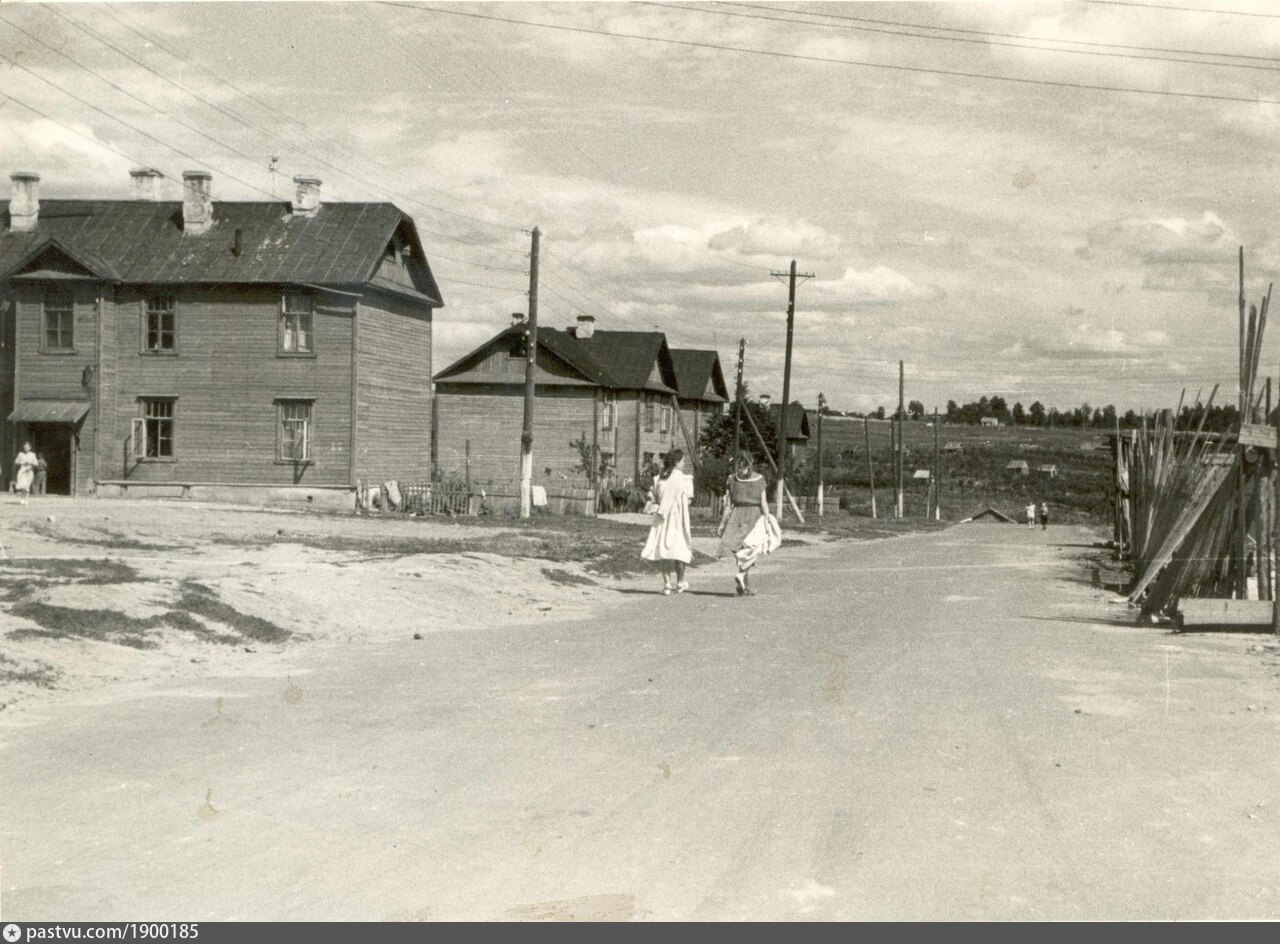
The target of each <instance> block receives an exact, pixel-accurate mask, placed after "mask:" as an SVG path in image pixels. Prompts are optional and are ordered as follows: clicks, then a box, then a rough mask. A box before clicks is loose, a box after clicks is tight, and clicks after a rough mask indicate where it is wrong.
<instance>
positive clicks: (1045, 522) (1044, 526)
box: [1040, 502, 1049, 531]
mask: <svg viewBox="0 0 1280 944" xmlns="http://www.w3.org/2000/svg"><path fill="white" fill-rule="evenodd" d="M1040 528H1041V530H1044V531H1048V530H1049V503H1048V502H1041V503H1040Z"/></svg>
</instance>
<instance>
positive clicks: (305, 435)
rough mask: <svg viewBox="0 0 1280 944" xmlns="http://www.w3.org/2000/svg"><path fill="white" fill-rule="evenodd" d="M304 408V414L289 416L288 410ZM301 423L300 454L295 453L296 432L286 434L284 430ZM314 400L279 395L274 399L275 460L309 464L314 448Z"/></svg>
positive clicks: (293, 463) (295, 427) (287, 463)
mask: <svg viewBox="0 0 1280 944" xmlns="http://www.w3.org/2000/svg"><path fill="white" fill-rule="evenodd" d="M297 408H305V409H306V416H302V417H292V418H291V417H290V416H289V415H288V414H289V411H290V410H293V409H297ZM299 424H301V429H302V437H301V441H302V455H300V456H299V455H297V454H296V446H297V443H298V436H297V434H296V432H294V433H293V434H291V435H286V430H289V429H291V428H292V429H294V430H296V429H297V427H298V425H299ZM314 443H315V400H313V399H310V398H307V397H281V398H279V399H278V400H276V462H278V463H284V464H286V465H302V464H306V465H310V464H311V463H312V462H313V461H314V460H313V458H312V457H313V454H314V452H315V450H314V449H313V448H312V447H313V444H314Z"/></svg>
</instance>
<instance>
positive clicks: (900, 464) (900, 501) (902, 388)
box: [895, 361, 906, 518]
mask: <svg viewBox="0 0 1280 944" xmlns="http://www.w3.org/2000/svg"><path fill="white" fill-rule="evenodd" d="M905 392H906V372H905V369H904V367H903V364H902V361H898V416H897V422H898V457H897V463H896V466H895V474H896V475H897V482H898V497H897V507H896V509H895V514H896V515H897V517H899V518H901V517H903V515H904V511H905V506H906V496H905V495H904V494H903V482H902V478H903V471H904V466H905V465H906V449H905V448H904V447H903V442H902V440H903V433H905V432H906V427H905V426H904V425H903V422H902V420H903V417H904V414H905V413H906V402H905V400H904V396H905Z"/></svg>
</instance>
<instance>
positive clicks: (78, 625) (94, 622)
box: [9, 600, 165, 649]
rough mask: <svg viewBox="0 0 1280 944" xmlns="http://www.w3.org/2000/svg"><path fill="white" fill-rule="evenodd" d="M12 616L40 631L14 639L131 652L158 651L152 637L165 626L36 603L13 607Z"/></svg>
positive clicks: (154, 620) (157, 620)
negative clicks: (103, 645)
mask: <svg viewBox="0 0 1280 944" xmlns="http://www.w3.org/2000/svg"><path fill="white" fill-rule="evenodd" d="M9 612H10V614H12V615H13V616H17V617H20V618H21V619H25V620H30V621H31V622H33V623H35V624H36V625H37V626H39V627H40V628H39V629H16V630H14V631H13V632H11V633H9V637H10V638H11V639H24V638H45V639H92V640H96V641H98V642H110V643H115V644H116V645H120V646H128V647H130V648H131V649H154V648H155V647H156V643H155V641H154V640H153V639H151V638H150V637H151V636H152V635H153V634H154V632H155V630H157V629H159V628H160V627H162V626H164V625H165V620H164V617H163V616H152V617H148V618H146V619H141V618H139V617H135V616H126V615H125V614H124V613H121V612H119V611H118V610H82V609H79V608H77V607H72V606H55V605H53V604H52V603H43V602H40V601H36V600H32V601H28V602H26V603H19V604H17V605H16V606H12V607H10V608H9Z"/></svg>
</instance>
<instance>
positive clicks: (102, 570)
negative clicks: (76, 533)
mask: <svg viewBox="0 0 1280 944" xmlns="http://www.w3.org/2000/svg"><path fill="white" fill-rule="evenodd" d="M0 576H2V577H4V578H5V581H6V583H7V582H8V580H10V579H12V580H21V579H24V577H25V578H26V579H27V580H28V581H30V579H31V577H32V576H35V577H37V578H39V579H42V580H44V581H51V580H65V581H69V582H75V583H87V584H109V583H135V582H136V581H138V580H140V579H141V578H140V577H139V576H138V572H137V571H136V570H134V569H133V568H132V567H130V566H129V565H128V564H122V563H121V562H120V561H113V560H93V559H69V558H59V557H31V558H26V559H23V558H17V559H13V560H6V561H0Z"/></svg>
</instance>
